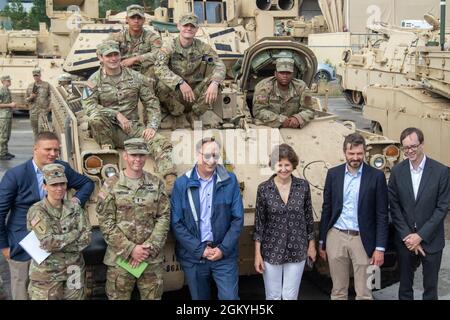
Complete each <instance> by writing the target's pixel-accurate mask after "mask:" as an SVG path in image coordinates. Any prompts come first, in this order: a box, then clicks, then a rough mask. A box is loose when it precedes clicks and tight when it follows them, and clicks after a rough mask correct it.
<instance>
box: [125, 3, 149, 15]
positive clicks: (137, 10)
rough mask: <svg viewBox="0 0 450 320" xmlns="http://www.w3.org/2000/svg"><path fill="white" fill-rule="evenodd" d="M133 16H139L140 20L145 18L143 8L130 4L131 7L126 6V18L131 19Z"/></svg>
mask: <svg viewBox="0 0 450 320" xmlns="http://www.w3.org/2000/svg"><path fill="white" fill-rule="evenodd" d="M135 15H139V16H141V17H142V18H145V12H144V7H142V6H140V5H138V4H132V5H131V6H128V7H127V17H132V16H135Z"/></svg>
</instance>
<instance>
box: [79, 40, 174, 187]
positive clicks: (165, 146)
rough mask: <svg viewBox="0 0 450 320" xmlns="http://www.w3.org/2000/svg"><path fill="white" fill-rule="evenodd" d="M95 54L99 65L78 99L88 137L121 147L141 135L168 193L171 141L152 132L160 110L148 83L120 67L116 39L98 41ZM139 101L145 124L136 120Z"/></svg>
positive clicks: (171, 174) (170, 183)
mask: <svg viewBox="0 0 450 320" xmlns="http://www.w3.org/2000/svg"><path fill="white" fill-rule="evenodd" d="M97 54H98V57H99V59H100V61H101V62H102V66H101V67H100V69H99V70H98V71H97V72H95V73H94V74H93V75H92V76H91V77H90V78H89V80H88V81H87V87H86V88H85V90H84V92H83V100H82V104H83V108H84V109H85V111H86V114H87V116H88V123H89V128H90V130H91V134H92V137H93V138H94V139H95V140H96V141H97V143H98V144H99V145H100V146H102V147H103V148H104V147H106V146H110V147H112V148H123V143H124V141H125V140H127V139H130V138H137V137H143V138H144V139H145V141H146V142H147V144H148V148H149V153H150V155H151V156H152V157H153V158H154V159H155V164H156V169H157V172H158V174H160V175H161V176H162V177H164V179H165V180H166V184H167V190H168V192H169V193H170V192H171V190H172V187H173V183H174V182H175V178H176V174H175V169H174V165H173V162H172V144H171V143H170V142H169V140H167V139H166V138H165V137H164V136H162V135H160V134H158V133H157V132H156V131H157V130H158V127H159V124H160V122H161V111H160V108H159V100H158V98H156V96H155V94H154V91H153V86H152V84H151V83H150V81H149V80H148V79H147V77H145V76H143V75H142V74H140V73H139V72H137V71H134V70H131V69H129V68H123V67H121V65H120V57H121V56H120V50H119V44H118V43H117V42H116V41H113V40H107V41H105V42H103V43H101V44H100V45H99V46H98V47H97ZM139 100H140V101H141V102H142V104H143V106H144V110H145V111H146V124H143V123H141V122H139V113H138V101H139Z"/></svg>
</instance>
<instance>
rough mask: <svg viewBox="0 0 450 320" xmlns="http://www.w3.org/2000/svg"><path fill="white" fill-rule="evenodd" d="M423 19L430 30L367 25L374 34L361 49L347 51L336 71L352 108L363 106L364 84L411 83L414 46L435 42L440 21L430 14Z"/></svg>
mask: <svg viewBox="0 0 450 320" xmlns="http://www.w3.org/2000/svg"><path fill="white" fill-rule="evenodd" d="M424 19H425V20H426V21H427V22H428V24H429V25H430V28H429V29H406V28H400V27H394V26H389V25H385V24H382V23H378V24H375V25H372V26H370V27H369V29H370V30H371V31H372V32H373V33H374V36H376V37H375V38H373V39H375V40H370V39H371V38H369V42H368V44H367V46H366V47H364V48H363V49H361V51H360V52H352V51H351V50H346V51H344V52H343V53H342V60H343V61H342V63H340V64H339V65H338V66H337V69H336V73H337V77H338V79H339V82H340V85H341V89H342V92H343V94H344V96H345V98H346V99H347V101H348V102H349V103H350V104H351V105H352V106H354V107H357V108H362V107H363V105H364V97H363V91H364V89H365V87H367V86H370V85H373V84H379V85H384V86H400V85H414V84H415V80H414V77H408V76H407V75H408V74H410V73H413V72H414V64H415V59H416V49H417V48H418V47H422V46H425V45H426V44H428V43H438V41H439V23H438V22H437V19H436V18H435V17H433V16H431V15H428V14H427V15H425V16H424Z"/></svg>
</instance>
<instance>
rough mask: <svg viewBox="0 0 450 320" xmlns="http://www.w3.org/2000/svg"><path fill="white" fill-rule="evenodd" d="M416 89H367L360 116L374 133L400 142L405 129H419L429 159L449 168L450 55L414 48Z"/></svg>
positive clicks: (432, 48)
mask: <svg viewBox="0 0 450 320" xmlns="http://www.w3.org/2000/svg"><path fill="white" fill-rule="evenodd" d="M414 58H415V59H414V73H413V74H412V75H411V76H412V78H413V80H415V81H416V83H417V84H416V85H412V86H397V87H393V86H380V85H373V86H369V87H368V88H367V90H366V91H365V95H366V101H367V103H366V106H365V107H364V109H363V116H364V117H365V118H367V119H370V120H372V122H373V128H375V130H376V131H377V132H380V133H381V132H382V133H383V134H384V135H387V136H389V137H390V138H392V139H399V137H400V133H401V131H402V130H403V129H404V128H406V127H418V128H420V129H421V130H422V131H423V132H424V134H425V137H427V138H428V139H427V141H426V142H425V150H426V152H427V154H429V155H430V156H431V157H432V158H434V159H436V160H438V161H440V162H442V163H444V164H446V165H447V166H449V167H450V147H449V141H450V100H449V99H450V51H448V49H447V50H445V51H442V50H441V49H440V48H439V47H438V46H426V47H417V49H416V52H415V57H414Z"/></svg>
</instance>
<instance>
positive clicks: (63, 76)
mask: <svg viewBox="0 0 450 320" xmlns="http://www.w3.org/2000/svg"><path fill="white" fill-rule="evenodd" d="M58 81H72V76H71V75H70V74H68V73H62V74H60V75H59V76H58Z"/></svg>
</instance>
